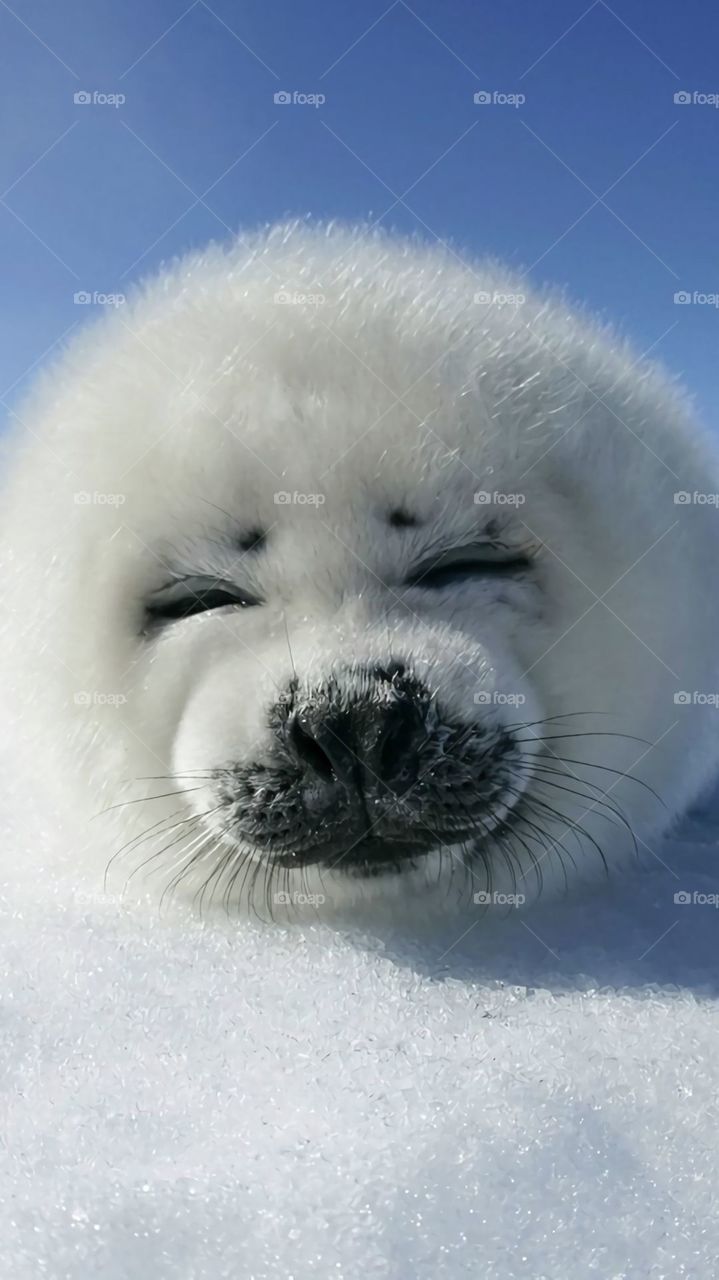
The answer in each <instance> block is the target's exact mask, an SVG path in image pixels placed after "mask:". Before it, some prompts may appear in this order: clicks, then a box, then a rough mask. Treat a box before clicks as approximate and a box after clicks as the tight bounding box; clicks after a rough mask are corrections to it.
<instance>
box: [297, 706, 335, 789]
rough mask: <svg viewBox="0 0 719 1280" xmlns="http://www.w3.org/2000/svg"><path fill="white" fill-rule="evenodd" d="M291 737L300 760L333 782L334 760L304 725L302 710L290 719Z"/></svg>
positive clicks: (327, 780)
mask: <svg viewBox="0 0 719 1280" xmlns="http://www.w3.org/2000/svg"><path fill="white" fill-rule="evenodd" d="M289 739H290V744H291V746H292V748H293V750H294V752H295V755H296V756H297V758H298V760H300V761H301V763H302V764H303V765H305V767H306V768H308V769H310V770H311V772H312V773H316V774H317V775H318V777H320V778H322V779H323V780H324V781H325V782H331V781H332V779H333V778H334V776H335V771H334V769H333V767H332V761H331V760H330V758H329V756H328V755H327V753H326V751H323V750H322V747H321V746H320V744H319V742H318V741H317V739H316V738H315V737H313V735H312V733H311V732H310V731H309V730H308V728H306V727H305V726H304V725H303V723H302V712H301V711H298V712H297V713H296V714H295V715H293V716H292V719H291V720H290V723H289Z"/></svg>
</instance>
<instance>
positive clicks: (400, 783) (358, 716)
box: [287, 672, 426, 793]
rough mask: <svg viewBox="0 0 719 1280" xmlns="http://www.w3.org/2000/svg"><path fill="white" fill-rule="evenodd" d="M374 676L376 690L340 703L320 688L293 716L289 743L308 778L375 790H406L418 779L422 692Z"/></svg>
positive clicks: (422, 733)
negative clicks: (374, 694)
mask: <svg viewBox="0 0 719 1280" xmlns="http://www.w3.org/2000/svg"><path fill="white" fill-rule="evenodd" d="M382 675H384V673H383V672H382V673H379V675H378V676H377V677H376V684H375V691H376V696H372V692H370V695H369V696H368V697H366V698H358V699H357V700H356V701H352V702H350V703H348V704H346V705H343V706H338V705H337V700H336V699H335V698H332V697H327V696H326V695H325V694H323V691H322V690H318V692H317V695H316V696H314V697H312V698H310V699H309V700H308V701H307V702H305V703H304V704H303V705H302V706H301V707H300V708H299V709H298V710H297V711H295V712H294V713H293V714H292V715H291V716H290V718H289V721H288V725H287V744H288V747H289V749H290V751H291V753H292V755H293V756H294V758H295V760H296V761H297V762H298V763H299V764H300V765H301V766H302V768H303V770H304V771H305V773H306V774H307V775H308V777H312V778H313V779H314V780H318V779H319V780H321V781H322V782H325V783H333V782H339V783H341V784H342V785H343V786H344V787H345V788H347V790H349V791H351V792H359V793H371V792H372V791H373V790H376V789H377V787H378V786H381V787H385V788H389V789H391V790H392V791H395V792H402V791H405V790H407V788H408V787H411V786H412V783H413V782H415V781H416V779H417V775H418V768H419V753H420V749H421V746H422V743H423V742H424V741H425V739H426V730H425V705H424V701H423V699H422V698H421V696H418V695H417V694H413V693H412V692H408V691H407V690H398V689H396V688H395V686H394V685H392V686H391V687H390V685H388V683H387V682H386V681H383V680H382V679H381V676H382Z"/></svg>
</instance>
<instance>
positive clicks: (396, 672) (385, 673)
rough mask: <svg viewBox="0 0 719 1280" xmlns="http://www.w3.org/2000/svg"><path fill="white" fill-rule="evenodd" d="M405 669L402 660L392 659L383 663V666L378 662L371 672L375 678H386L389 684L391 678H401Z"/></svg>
mask: <svg viewBox="0 0 719 1280" xmlns="http://www.w3.org/2000/svg"><path fill="white" fill-rule="evenodd" d="M406 671H407V668H406V666H405V664H404V662H400V661H399V660H398V659H393V660H392V661H391V662H387V663H385V664H384V666H382V665H381V664H378V665H377V666H376V667H375V668H374V672H373V674H374V677H375V680H386V681H387V683H388V684H391V683H392V681H393V680H401V678H402V676H403V675H405V674H406Z"/></svg>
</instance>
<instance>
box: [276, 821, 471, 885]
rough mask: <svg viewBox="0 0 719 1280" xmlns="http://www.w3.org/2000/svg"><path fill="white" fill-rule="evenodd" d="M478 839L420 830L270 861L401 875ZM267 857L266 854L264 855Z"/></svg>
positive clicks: (359, 874)
mask: <svg viewBox="0 0 719 1280" xmlns="http://www.w3.org/2000/svg"><path fill="white" fill-rule="evenodd" d="M477 839H478V832H477V831H476V830H471V831H470V830H467V831H452V832H451V833H447V834H446V836H442V835H441V834H440V833H438V832H429V831H423V830H419V831H416V832H414V833H408V835H407V837H406V838H404V839H400V838H398V837H392V838H389V839H383V838H381V837H376V836H361V837H359V838H356V839H355V840H354V841H344V842H341V841H338V840H334V841H332V842H331V843H327V844H321V845H315V846H313V847H311V848H308V849H305V850H303V851H301V852H296V851H294V850H292V851H289V850H288V851H283V852H282V853H277V852H274V853H273V854H272V855H271V860H272V862H273V864H274V865H275V866H276V867H294V868H296V869H297V870H302V869H303V868H304V867H310V866H320V867H322V868H323V869H325V870H327V871H334V872H337V873H339V874H344V875H347V876H355V877H363V876H364V877H370V876H377V875H385V874H388V873H395V874H401V873H402V872H403V871H409V870H411V869H413V868H415V867H416V866H417V865H418V863H419V862H420V860H421V859H422V858H423V857H425V856H426V855H427V854H430V853H441V852H442V851H443V850H449V849H454V848H456V847H458V846H460V847H461V846H465V847H466V846H467V845H468V844H470V843H472V842H476V841H477ZM265 856H266V855H265Z"/></svg>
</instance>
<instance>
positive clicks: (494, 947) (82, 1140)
mask: <svg viewBox="0 0 719 1280" xmlns="http://www.w3.org/2000/svg"><path fill="white" fill-rule="evenodd" d="M702 833H703V828H698V827H697V828H694V829H692V830H690V831H689V835H688V838H687V839H686V840H685V841H682V842H679V841H677V842H675V843H674V844H672V845H670V846H669V847H668V848H666V849H664V850H662V851H661V858H662V862H663V864H664V865H661V864H660V863H659V862H658V861H656V860H654V859H652V860H651V862H652V866H651V868H650V869H649V870H647V871H645V873H644V874H643V875H642V876H641V877H636V878H628V879H627V880H626V881H624V882H622V883H621V884H617V885H615V887H614V889H613V890H612V891H607V893H605V894H603V895H601V896H600V897H598V898H596V899H594V900H593V901H591V902H585V903H580V904H574V905H564V906H562V907H560V908H556V909H553V910H549V909H544V910H537V911H534V912H533V913H531V914H529V915H527V917H526V919H524V920H521V919H519V918H518V917H517V916H516V915H515V916H513V917H512V918H511V919H508V920H507V921H505V922H501V923H499V924H497V925H496V926H489V925H487V924H486V922H485V921H483V920H482V919H480V918H479V917H478V922H477V923H476V925H475V926H474V927H470V929H469V932H467V933H466V934H465V936H464V937H463V938H462V939H461V940H459V941H457V927H456V925H455V926H448V927H447V928H446V930H445V931H444V933H443V934H435V935H428V936H426V937H424V938H417V937H415V938H414V939H411V938H407V937H404V938H403V937H401V936H399V935H397V936H393V937H384V938H370V937H366V936H365V937H352V936H349V935H346V934H344V935H341V934H338V933H336V932H333V931H332V930H330V929H327V928H320V927H304V928H299V927H296V928H294V929H286V928H280V927H278V926H274V927H270V926H267V927H262V926H260V925H258V924H253V925H247V924H246V925H239V924H237V923H235V924H232V925H230V924H229V923H227V922H226V921H223V920H215V921H212V922H209V921H205V922H204V923H203V922H202V921H198V920H196V919H193V918H190V917H189V916H185V915H183V914H182V913H180V912H177V911H175V912H173V913H172V914H170V915H165V916H158V914H157V912H156V911H154V910H152V909H151V908H150V907H149V906H148V907H142V908H138V907H133V908H130V907H129V906H123V905H121V904H118V903H117V902H114V901H111V900H104V899H103V898H102V897H99V896H98V897H95V896H93V895H92V894H90V895H88V894H86V893H85V892H84V891H83V889H82V887H81V886H78V887H76V888H74V889H73V888H72V887H71V886H69V885H68V884H67V883H63V882H62V881H57V880H53V879H52V878H51V877H49V876H47V875H45V874H43V875H42V876H38V875H37V874H36V872H34V871H33V867H34V866H35V863H34V861H33V857H34V854H35V852H36V851H35V850H34V849H33V850H32V851H31V850H28V849H23V848H22V844H21V841H20V838H19V837H18V836H17V835H13V836H12V839H11V841H10V843H9V845H8V846H7V847H9V848H10V849H11V850H12V860H13V862H14V865H15V868H16V870H14V871H13V873H12V875H7V876H6V884H5V886H4V891H3V908H2V914H3V922H2V929H1V931H0V951H1V953H2V954H1V962H2V971H3V974H4V978H3V997H2V1005H1V1006H0V1007H1V1009H2V1031H3V1034H2V1038H1V1041H0V1043H1V1049H0V1052H1V1054H2V1066H1V1068H0V1072H1V1076H0V1078H1V1080H2V1105H3V1117H2V1130H1V1131H2V1144H3V1145H2V1155H1V1157H0V1179H1V1181H0V1276H3V1277H7V1278H8V1280H37V1278H38V1277H47V1278H50V1280H61V1278H62V1280H171V1278H172V1280H175V1278H182V1280H224V1278H230V1277H231V1278H232V1280H236V1278H241V1280H280V1278H281V1280H306V1278H307V1280H309V1277H312V1278H313V1280H315V1278H318V1277H319V1278H321V1280H325V1278H329V1277H334V1278H336V1280H360V1278H361V1280H384V1278H385V1277H391V1278H392V1280H425V1278H426V1280H444V1278H445V1277H446V1278H449V1277H452V1278H454V1277H464V1276H467V1277H469V1276H471V1277H482V1278H483V1280H484V1278H486V1280H495V1278H496V1280H514V1278H515V1277H517V1278H519V1277H522V1278H525V1277H526V1278H527V1280H545V1278H546V1280H584V1278H585V1277H591V1276H597V1277H600V1278H601V1280H619V1278H620V1277H622V1278H623V1277H627V1280H639V1278H641V1277H651V1278H652V1280H660V1278H663V1277H666V1278H667V1280H669V1278H671V1280H679V1278H682V1277H691V1278H696V1280H709V1278H710V1277H713V1276H714V1275H715V1274H716V1259H717V1257H718V1256H719V1215H718V1214H717V1212H716V1188H717V1185H718V1182H719V1178H718V1175H719V1144H718V1143H717V1131H718V1129H719V1091H718V1088H717V1086H718V1085H719V1066H718V1065H717V1064H718V1063H719V1016H718V1015H717V1003H716V996H717V987H718V983H719V975H718V973H717V964H716V956H717V937H718V936H719V912H718V911H717V909H716V907H715V906H713V905H712V904H711V902H710V901H697V902H693V903H690V904H686V905H685V904H681V903H679V904H678V903H675V901H674V895H675V894H676V893H677V892H679V891H685V892H688V893H690V894H691V893H694V892H695V891H699V892H701V893H703V894H707V895H712V894H716V893H717V892H718V891H719V869H718V868H717V866H716V856H715V849H714V847H713V845H712V843H711V842H712V841H713V840H714V838H715V836H714V834H713V833H709V834H707V836H706V837H704V836H703V834H702ZM697 834H699V836H700V837H701V838H702V839H706V841H707V843H706V844H704V845H702V844H701V843H698V842H696V837H697ZM689 837H691V839H690V838H689Z"/></svg>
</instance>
